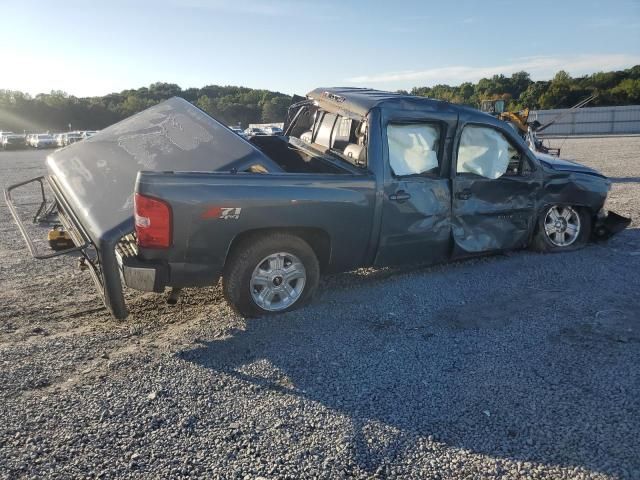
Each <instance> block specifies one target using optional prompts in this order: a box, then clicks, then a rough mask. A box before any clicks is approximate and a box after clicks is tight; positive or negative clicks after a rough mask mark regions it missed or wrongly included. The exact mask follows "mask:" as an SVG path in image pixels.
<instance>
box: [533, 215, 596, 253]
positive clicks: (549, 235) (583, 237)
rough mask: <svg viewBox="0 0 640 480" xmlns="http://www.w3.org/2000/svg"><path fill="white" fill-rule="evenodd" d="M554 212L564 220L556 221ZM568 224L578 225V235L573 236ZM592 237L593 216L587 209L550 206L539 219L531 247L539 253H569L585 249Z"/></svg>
mask: <svg viewBox="0 0 640 480" xmlns="http://www.w3.org/2000/svg"><path fill="white" fill-rule="evenodd" d="M554 212H555V215H556V216H560V217H562V219H564V220H561V219H557V220H556V219H555V217H554ZM558 214H560V215H558ZM567 216H568V217H569V220H567V218H566V217H567ZM556 221H557V222H558V223H556ZM567 223H568V224H570V225H578V232H577V234H575V235H574V234H573V232H572V231H571V229H570V228H569V227H570V225H567ZM556 227H557V228H556ZM574 236H575V238H573V237H574ZM590 236H591V215H590V214H589V211H588V210H587V209H586V208H581V207H572V206H569V205H550V206H547V207H546V208H545V209H544V210H543V212H542V214H541V215H540V216H539V217H538V221H537V224H536V231H535V234H534V236H533V241H532V243H531V247H532V248H533V250H536V251H538V252H568V251H573V250H578V249H580V248H582V247H584V246H585V245H586V243H587V242H588V241H589V237H590Z"/></svg>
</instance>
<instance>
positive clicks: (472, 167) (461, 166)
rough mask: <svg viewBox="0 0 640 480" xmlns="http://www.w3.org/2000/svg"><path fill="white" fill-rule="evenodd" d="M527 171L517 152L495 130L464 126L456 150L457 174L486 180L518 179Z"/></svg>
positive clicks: (526, 163)
mask: <svg viewBox="0 0 640 480" xmlns="http://www.w3.org/2000/svg"><path fill="white" fill-rule="evenodd" d="M525 167H528V162H526V160H524V158H523V156H522V154H521V153H520V151H519V150H518V149H517V148H516V147H514V146H513V145H512V144H511V142H510V141H509V140H508V139H507V138H506V137H505V136H504V135H503V134H502V133H501V132H499V131H498V130H494V129H493V128H490V127H481V126H478V125H467V126H466V127H464V130H462V135H461V137H460V145H459V147H458V161H457V167H456V171H457V173H473V174H475V175H480V176H482V177H485V178H491V179H496V178H500V177H502V176H518V175H521V174H522V173H523V171H524V169H525Z"/></svg>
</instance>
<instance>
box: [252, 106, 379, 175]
mask: <svg viewBox="0 0 640 480" xmlns="http://www.w3.org/2000/svg"><path fill="white" fill-rule="evenodd" d="M366 136H367V124H366V122H365V121H364V120H363V121H357V120H354V119H352V118H349V117H345V116H341V115H337V114H335V113H330V112H325V111H323V110H320V109H318V108H317V107H315V106H313V105H304V106H302V107H300V111H299V112H297V113H296V115H295V118H294V120H293V123H292V124H291V126H290V128H289V135H288V137H282V136H255V137H253V138H251V139H250V140H249V141H250V142H251V143H252V144H254V145H255V146H256V147H258V148H259V149H260V150H261V151H262V152H263V153H265V154H266V155H267V156H268V157H269V158H271V159H272V160H273V161H274V162H276V163H277V164H278V165H279V166H280V167H281V168H282V169H283V170H284V171H285V172H288V173H325V174H326V173H333V174H336V173H344V174H347V173H352V169H349V168H346V167H347V165H346V164H349V165H351V166H354V167H358V168H366V165H367V162H366V151H367V149H366ZM249 171H252V172H255V169H254V170H251V169H250V170H249ZM264 173H267V172H266V170H265V171H264Z"/></svg>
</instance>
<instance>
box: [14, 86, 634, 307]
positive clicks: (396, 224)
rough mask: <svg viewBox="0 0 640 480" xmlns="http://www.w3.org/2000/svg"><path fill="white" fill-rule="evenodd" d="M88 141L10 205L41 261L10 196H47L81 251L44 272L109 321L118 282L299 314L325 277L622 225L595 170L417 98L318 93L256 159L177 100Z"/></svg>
mask: <svg viewBox="0 0 640 480" xmlns="http://www.w3.org/2000/svg"><path fill="white" fill-rule="evenodd" d="M97 136H99V142H80V143H78V144H77V145H73V146H71V147H70V148H65V149H61V150H58V151H56V152H55V153H53V154H51V155H49V157H48V161H47V165H48V167H49V168H50V172H51V173H50V175H49V176H47V177H46V178H42V177H39V178H36V179H33V180H31V181H27V182H23V183H21V184H18V185H14V186H12V187H9V189H8V190H7V191H6V193H5V197H6V199H7V203H8V205H9V208H10V210H11V212H12V214H13V216H14V218H15V219H16V222H17V223H18V225H19V227H20V228H21V231H22V233H23V235H24V236H25V239H26V240H27V243H28V245H29V248H30V250H31V252H32V254H34V255H35V256H37V257H38V258H46V257H47V255H40V254H38V252H37V249H35V247H34V246H33V242H31V240H30V239H29V237H28V235H27V233H26V230H25V229H24V227H23V226H22V223H21V221H20V218H19V217H18V215H17V212H16V210H15V208H14V207H13V203H12V200H11V195H12V192H13V191H14V190H15V189H17V188H19V187H21V186H22V185H25V184H28V183H30V182H34V181H35V182H44V181H46V182H48V184H49V185H50V186H51V189H52V190H53V192H54V194H55V204H54V209H55V210H57V212H58V215H59V223H61V224H62V225H63V226H64V228H65V229H66V231H67V232H68V234H69V236H70V238H71V239H72V240H73V242H74V244H75V245H76V247H75V248H73V249H70V250H67V251H62V252H55V253H54V254H53V255H59V254H64V253H67V252H76V251H77V252H80V253H81V255H83V258H84V262H85V265H86V266H87V267H89V271H90V272H91V274H92V277H93V279H94V281H95V282H96V285H97V287H98V290H99V291H100V292H101V293H102V294H103V296H104V301H105V305H106V306H107V307H108V308H109V309H110V310H111V312H112V313H113V315H114V316H115V317H117V318H123V317H125V316H126V315H127V309H126V305H125V303H124V296H123V293H122V283H121V278H124V282H125V284H126V285H127V286H128V287H131V288H135V289H138V290H143V291H154V292H163V291H164V289H165V288H166V287H171V288H172V293H171V295H170V299H171V300H172V301H175V300H177V296H178V294H179V291H180V289H181V288H183V287H199V286H206V285H214V284H215V283H216V282H217V281H218V279H219V278H220V277H222V283H223V291H224V295H225V297H226V299H227V300H228V301H229V303H230V304H231V305H232V306H233V307H234V308H235V309H236V310H237V311H238V312H240V313H241V314H243V315H246V316H257V315H264V314H269V313H276V312H284V311H288V310H291V309H293V308H297V307H300V306H302V305H304V304H305V303H306V302H308V301H309V300H310V299H311V297H312V295H313V292H314V290H315V288H316V286H317V284H318V278H319V275H320V273H321V272H340V271H348V270H352V269H355V268H358V267H362V266H370V265H374V266H388V265H399V264H406V263H410V264H429V263H434V262H443V261H447V260H451V259H458V258H464V257H468V256H474V255H481V254H487V253H492V252H497V251H504V250H511V249H516V248H523V247H526V246H532V247H534V248H536V249H538V250H541V251H564V250H571V249H574V248H578V247H580V246H582V245H584V244H585V243H586V242H587V241H588V240H589V239H590V238H591V237H592V236H595V237H598V238H605V237H607V236H608V235H611V234H613V233H615V232H616V231H619V230H621V229H623V228H625V227H626V225H628V223H629V219H624V218H622V217H620V216H618V215H615V214H614V213H611V212H610V213H609V214H606V212H604V211H603V210H602V208H603V205H604V202H605V199H606V196H607V192H608V190H609V187H610V182H609V180H607V179H606V178H605V177H604V176H603V175H601V174H599V173H598V172H596V171H595V170H593V169H590V168H588V167H585V166H582V165H579V164H577V163H573V162H569V161H566V160H560V159H557V158H554V157H550V156H548V155H540V156H536V155H535V154H534V152H532V151H531V150H530V149H529V148H528V147H527V145H526V144H525V143H524V141H523V140H522V138H520V137H519V136H518V135H517V133H516V132H515V131H514V130H513V129H512V128H511V127H509V126H508V125H507V124H506V123H504V122H502V121H500V120H498V119H496V118H494V117H491V116H489V115H486V114H483V113H481V112H479V111H478V110H475V109H470V108H466V107H460V106H456V105H452V104H449V103H446V102H439V101H435V100H430V99H426V98H421V97H413V96H407V95H400V94H394V93H388V92H380V91H375V90H368V89H351V88H343V89H339V88H336V89H318V90H314V91H312V92H310V93H309V95H308V99H307V100H304V101H302V102H299V103H296V104H295V105H293V106H292V107H291V108H290V113H289V115H288V120H287V122H286V124H285V136H264V135H263V136H254V137H253V138H251V140H250V141H249V142H248V141H245V140H244V139H242V138H239V137H238V135H236V134H234V133H233V132H231V131H229V129H228V128H226V127H225V126H224V125H222V124H220V123H219V122H217V121H216V120H215V119H213V118H211V117H208V116H207V115H206V114H204V113H203V112H202V111H200V110H198V109H197V108H196V107H194V106H193V105H191V104H190V103H189V102H187V101H185V100H182V99H179V98H173V99H171V100H168V101H166V102H163V103H161V104H159V105H157V106H155V107H152V108H150V109H148V110H146V111H144V112H142V113H139V114H137V115H135V116H133V117H130V118H129V119H127V120H124V121H122V122H119V123H118V124H116V125H114V126H112V127H109V128H107V129H105V130H103V131H101V132H100V133H98V134H97ZM150 151H153V163H152V164H150V163H149V156H148V153H149V152H150ZM149 168H153V170H147V169H149ZM49 211H52V210H49ZM51 255H52V254H50V255H49V256H51Z"/></svg>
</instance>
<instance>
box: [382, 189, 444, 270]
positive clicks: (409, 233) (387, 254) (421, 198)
mask: <svg viewBox="0 0 640 480" xmlns="http://www.w3.org/2000/svg"><path fill="white" fill-rule="evenodd" d="M398 192H404V193H406V194H409V195H410V198H408V199H407V200H405V201H401V202H397V201H391V200H389V198H390V196H392V195H394V194H397V193H398ZM385 196H386V198H385V204H384V206H383V212H382V234H381V237H380V244H379V247H378V255H377V256H376V260H375V264H376V265H381V266H382V265H394V264H402V263H433V262H439V261H442V260H445V259H447V258H448V256H449V251H450V236H451V224H450V218H451V195H450V192H449V185H448V180H446V179H431V178H424V177H422V178H412V179H406V180H400V181H398V182H393V183H391V184H390V185H388V186H387V188H386V190H385Z"/></svg>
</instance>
